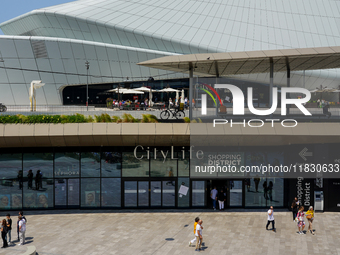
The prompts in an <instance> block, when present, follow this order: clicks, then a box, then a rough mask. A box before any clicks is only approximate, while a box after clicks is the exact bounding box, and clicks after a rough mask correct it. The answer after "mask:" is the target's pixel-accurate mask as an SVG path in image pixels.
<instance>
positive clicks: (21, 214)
mask: <svg viewBox="0 0 340 255" xmlns="http://www.w3.org/2000/svg"><path fill="white" fill-rule="evenodd" d="M19 216H21V217H22V218H23V219H24V220H25V223H26V224H27V219H26V218H25V216H24V212H23V211H20V212H19ZM19 221H20V220H19V218H18V221H17V233H18V241H20V236H19V232H20V231H19Z"/></svg>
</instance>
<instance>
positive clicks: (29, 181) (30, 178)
mask: <svg viewBox="0 0 340 255" xmlns="http://www.w3.org/2000/svg"><path fill="white" fill-rule="evenodd" d="M27 181H28V182H27V189H32V183H33V172H32V170H29V171H28V174H27Z"/></svg>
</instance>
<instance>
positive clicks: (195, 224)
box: [189, 217, 200, 247]
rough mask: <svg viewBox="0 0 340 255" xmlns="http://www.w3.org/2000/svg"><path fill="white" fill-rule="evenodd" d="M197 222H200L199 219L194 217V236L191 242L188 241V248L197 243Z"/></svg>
mask: <svg viewBox="0 0 340 255" xmlns="http://www.w3.org/2000/svg"><path fill="white" fill-rule="evenodd" d="M199 220H200V218H199V217H196V218H195V223H194V236H195V238H194V239H192V240H191V241H189V247H190V246H191V245H192V244H194V243H195V242H196V241H197V237H196V227H197V223H198V221H199Z"/></svg>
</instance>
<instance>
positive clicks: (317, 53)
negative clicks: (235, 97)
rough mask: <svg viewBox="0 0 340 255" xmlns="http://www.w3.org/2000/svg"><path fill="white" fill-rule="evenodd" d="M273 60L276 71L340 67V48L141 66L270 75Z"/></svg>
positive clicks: (194, 57) (209, 56) (198, 57)
mask: <svg viewBox="0 0 340 255" xmlns="http://www.w3.org/2000/svg"><path fill="white" fill-rule="evenodd" d="M270 61H273V63H274V72H285V71H286V70H287V66H289V68H290V70H291V71H303V70H319V69H331V68H340V46H334V47H319V48H304V49H283V50H265V51H245V52H230V53H205V54H191V55H176V56H167V57H161V58H157V59H152V60H148V61H144V62H141V63H138V65H141V66H146V67H152V68H158V69H163V70H169V71H175V72H185V73H186V72H188V71H189V68H191V67H193V68H194V73H195V74H197V75H213V76H226V75H237V74H251V73H269V68H270Z"/></svg>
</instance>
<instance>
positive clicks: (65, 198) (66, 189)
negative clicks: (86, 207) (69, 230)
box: [54, 179, 79, 208]
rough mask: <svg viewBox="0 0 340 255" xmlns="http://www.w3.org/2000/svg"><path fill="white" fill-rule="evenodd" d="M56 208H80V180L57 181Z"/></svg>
mask: <svg viewBox="0 0 340 255" xmlns="http://www.w3.org/2000/svg"><path fill="white" fill-rule="evenodd" d="M54 184H55V185H54V187H55V188H54V189H55V190H54V194H55V200H54V201H55V208H79V179H56V180H55V183H54Z"/></svg>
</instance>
